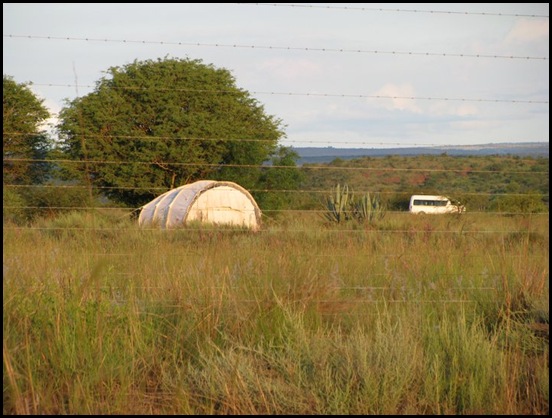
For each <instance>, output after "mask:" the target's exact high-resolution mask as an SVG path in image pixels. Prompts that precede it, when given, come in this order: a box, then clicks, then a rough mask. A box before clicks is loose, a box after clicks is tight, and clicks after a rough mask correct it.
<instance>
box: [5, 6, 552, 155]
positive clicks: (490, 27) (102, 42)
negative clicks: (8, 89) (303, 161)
mask: <svg viewBox="0 0 552 418" xmlns="http://www.w3.org/2000/svg"><path fill="white" fill-rule="evenodd" d="M3 25H4V27H3V31H4V37H3V71H4V75H8V76H10V77H12V78H13V79H14V80H15V81H16V82H18V83H27V82H29V83H32V85H31V86H30V88H31V90H32V91H33V92H34V93H35V94H36V95H37V97H39V98H40V99H42V100H44V104H45V105H46V106H47V107H48V108H49V110H50V111H51V112H52V114H53V118H52V119H51V120H50V123H54V124H55V122H56V118H55V115H56V114H57V113H58V112H59V111H60V110H61V109H62V108H63V106H65V105H66V103H67V100H72V99H74V98H75V97H82V96H85V95H86V94H88V93H91V92H92V91H93V90H94V87H95V84H96V82H97V81H99V80H100V79H101V78H103V77H105V76H106V70H107V69H109V68H111V67H122V66H124V65H126V64H130V63H132V62H134V61H135V60H138V61H145V60H157V59H163V58H166V57H168V58H179V59H180V58H182V59H186V58H189V59H194V60H195V59H199V60H202V61H203V63H205V64H211V65H213V66H214V67H216V68H225V69H227V70H229V71H230V72H231V73H232V75H233V76H234V78H235V80H236V86H237V87H239V88H241V89H244V90H247V91H248V92H249V93H250V95H251V96H252V97H253V98H255V99H256V100H257V101H258V102H259V103H260V104H261V105H262V106H263V107H264V110H265V113H267V114H269V115H273V116H275V117H276V118H278V119H281V120H282V123H283V126H284V131H285V133H286V136H285V138H283V139H282V140H281V142H280V143H281V144H282V145H285V146H294V147H336V148H396V147H411V146H460V145H466V146H467V145H478V144H489V143H519V142H549V75H548V74H549V4H548V3H480V4H475V3H431V4H430V3H205V4H199V3H180V4H179V3H170V4H169V3H142V4H139V3H128V4H127V3H125V4H123V3H109V4H107V3H78V4H77V3H40V4H39V3H4V4H3Z"/></svg>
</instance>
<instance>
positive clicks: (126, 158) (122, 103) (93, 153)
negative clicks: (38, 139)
mask: <svg viewBox="0 0 552 418" xmlns="http://www.w3.org/2000/svg"><path fill="white" fill-rule="evenodd" d="M107 74H108V76H106V77H103V78H102V79H100V80H99V81H98V82H97V84H96V87H95V90H94V91H93V92H92V93H90V94H88V95H86V96H84V97H81V98H77V99H75V100H73V101H71V102H68V103H67V104H66V107H64V109H63V110H62V111H61V112H60V120H61V122H60V124H59V125H58V130H59V134H60V140H61V141H62V146H61V148H60V149H61V151H62V152H63V153H64V156H65V158H70V159H71V160H74V161H75V162H74V163H72V164H66V165H65V169H66V170H67V172H68V173H70V174H71V175H73V176H84V178H85V179H86V181H87V182H90V183H91V184H93V185H94V186H96V187H101V188H103V189H104V190H105V194H106V195H107V196H108V197H110V198H111V199H113V200H116V201H119V202H122V203H125V204H127V205H131V206H133V207H136V206H139V205H141V204H144V203H146V202H148V201H149V200H151V199H153V198H154V197H156V196H158V195H159V194H160V193H162V192H163V191H166V190H168V189H171V188H174V187H178V186H180V185H183V184H186V183H189V182H191V181H195V180H200V179H214V180H229V181H236V182H238V183H240V184H241V185H242V186H243V187H246V188H250V187H253V186H256V185H258V183H259V181H260V178H261V169H260V167H261V165H262V163H263V162H264V161H266V160H268V159H269V158H270V156H271V155H274V153H275V152H277V149H278V140H279V139H280V138H281V137H282V136H283V135H284V133H283V130H282V121H281V120H279V119H277V118H275V117H274V116H270V115H267V114H265V112H264V108H263V106H262V105H260V104H259V103H258V102H257V101H256V100H255V99H254V98H252V97H250V95H249V94H248V92H246V91H244V90H242V89H239V88H238V87H236V83H235V79H234V77H233V76H232V74H231V73H230V72H229V71H228V70H226V69H217V68H214V67H213V66H212V65H206V64H203V62H202V61H201V60H189V59H170V58H165V59H158V60H157V61H152V60H147V61H134V62H133V63H131V64H128V65H125V66H124V67H111V68H109V70H108V72H107ZM81 178H83V177H81Z"/></svg>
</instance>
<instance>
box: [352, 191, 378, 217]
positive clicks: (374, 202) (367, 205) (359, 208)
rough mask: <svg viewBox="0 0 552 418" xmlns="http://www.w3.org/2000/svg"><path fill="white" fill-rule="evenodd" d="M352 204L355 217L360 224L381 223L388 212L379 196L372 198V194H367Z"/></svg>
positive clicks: (375, 195)
mask: <svg viewBox="0 0 552 418" xmlns="http://www.w3.org/2000/svg"><path fill="white" fill-rule="evenodd" d="M352 204H353V210H352V212H353V216H354V218H355V219H356V220H357V221H358V222H359V223H364V222H369V223H374V222H376V221H379V220H381V219H383V217H384V216H385V212H386V210H387V209H386V207H385V204H384V203H383V202H382V201H381V198H380V196H379V195H378V194H374V195H373V196H370V192H367V193H366V194H365V195H364V196H362V197H361V198H360V199H359V200H358V201H354V202H352Z"/></svg>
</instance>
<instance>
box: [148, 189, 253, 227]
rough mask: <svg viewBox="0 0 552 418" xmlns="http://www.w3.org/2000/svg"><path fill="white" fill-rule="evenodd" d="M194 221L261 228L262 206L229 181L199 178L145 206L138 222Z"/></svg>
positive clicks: (169, 223) (171, 223)
mask: <svg viewBox="0 0 552 418" xmlns="http://www.w3.org/2000/svg"><path fill="white" fill-rule="evenodd" d="M191 221H200V222H205V223H212V224H225V225H235V226H244V227H247V228H250V229H252V230H258V229H259V228H260V226H261V210H260V209H259V207H258V206H257V203H256V202H255V199H253V197H252V196H251V194H249V192H248V191H247V190H245V189H244V188H243V187H241V186H240V185H238V184H236V183H233V182H230V181H214V180H200V181H196V182H195V183H190V184H186V185H184V186H180V187H177V188H176V189H172V190H169V191H168V192H165V193H163V194H162V195H161V196H158V197H156V198H155V199H153V200H152V201H151V202H149V203H147V204H145V205H144V206H142V210H141V212H140V216H139V217H138V224H139V225H140V226H153V225H155V226H159V227H160V228H164V229H169V228H177V227H181V226H183V225H185V224H186V223H188V222H191Z"/></svg>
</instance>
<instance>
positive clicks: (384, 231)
mask: <svg viewBox="0 0 552 418" xmlns="http://www.w3.org/2000/svg"><path fill="white" fill-rule="evenodd" d="M531 215H533V214H531ZM461 216H464V214H462V215H461ZM3 229H4V230H25V231H27V230H28V231H32V230H35V231H51V230H54V231H55V230H60V231H118V232H121V231H158V232H161V233H164V232H166V231H172V232H178V231H185V232H190V231H196V232H205V233H208V232H216V233H228V234H232V233H235V232H236V230H235V229H232V228H220V229H216V230H215V229H208V228H200V227H189V226H183V227H179V228H168V229H161V228H154V227H145V226H140V227H139V228H138V227H136V228H133V227H130V228H129V227H99V226H92V227H85V226H83V227H74V226H63V227H61V226H60V227H58V226H14V225H4V226H3ZM238 230H240V229H239V228H238ZM244 231H245V229H244ZM274 232H278V233H280V232H291V233H313V232H315V233H324V234H342V233H356V234H368V235H378V234H382V235H384V234H454V235H462V236H466V235H469V234H512V233H516V234H528V235H529V234H530V233H531V231H528V230H526V229H520V230H505V229H504V230H501V229H497V230H479V229H472V230H469V229H462V230H456V231H453V230H439V229H432V230H425V229H368V228H367V229H358V228H339V229H331V228H328V229H325V228H319V229H314V228H299V229H297V228H278V227H270V228H266V229H262V228H261V229H259V230H257V231H255V232H253V233H254V234H263V233H264V234H270V233H274Z"/></svg>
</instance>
